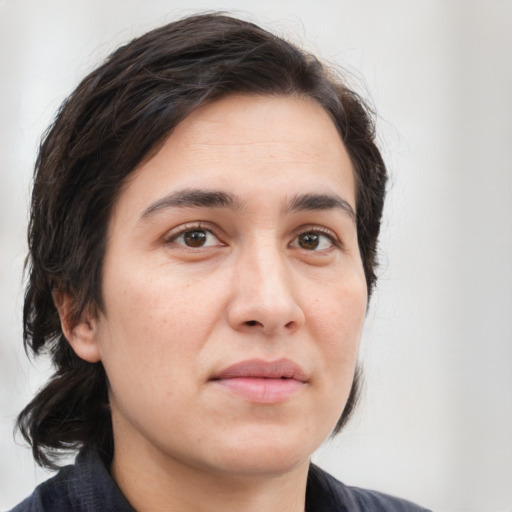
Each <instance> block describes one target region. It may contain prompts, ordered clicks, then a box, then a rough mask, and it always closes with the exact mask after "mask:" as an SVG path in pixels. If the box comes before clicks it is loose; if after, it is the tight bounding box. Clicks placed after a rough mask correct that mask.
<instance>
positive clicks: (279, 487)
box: [112, 442, 309, 512]
mask: <svg viewBox="0 0 512 512" xmlns="http://www.w3.org/2000/svg"><path fill="white" fill-rule="evenodd" d="M132 448H133V444H132V445H131V446H123V443H122V442H121V443H117V442H116V449H115V451H114V458H113V461H112V476H113V478H114V479H115V481H116V482H117V484H118V486H119V487H120V489H121V491H122V492H123V494H124V495H125V497H126V498H127V499H128V501H129V502H130V504H131V505H132V506H133V507H134V508H135V509H136V510H137V511H138V512H153V511H159V512H161V511H166V510H172V511H173V512H191V511H194V512H203V511H205V512H206V511H208V512H217V511H219V512H220V511H222V512H232V511H233V512H235V511H236V512H241V511H243V512H256V511H257V512H261V511H262V510H279V511H280V512H303V511H304V506H305V495H306V481H307V474H308V470H309V461H304V462H302V463H301V464H299V465H297V466H296V467H293V468H290V469H289V470H288V471H286V472H280V473H270V474H267V473H261V472H259V473H248V474H240V473H239V472H237V473H236V474H231V473H226V472H220V471H212V470H211V469H210V468H203V467H198V466H194V465H192V464H187V463H183V462H180V461H176V460H174V459H172V458H171V457H168V456H167V455H166V454H163V453H162V452H161V451H158V450H156V449H155V448H154V447H150V446H147V447H146V449H145V450H144V452H143V453H141V452H140V450H133V449H132ZM139 448H140V446H139Z"/></svg>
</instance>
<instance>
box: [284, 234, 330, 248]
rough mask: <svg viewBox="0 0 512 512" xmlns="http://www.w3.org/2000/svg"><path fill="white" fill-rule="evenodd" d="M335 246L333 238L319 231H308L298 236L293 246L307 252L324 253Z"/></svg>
mask: <svg viewBox="0 0 512 512" xmlns="http://www.w3.org/2000/svg"><path fill="white" fill-rule="evenodd" d="M334 245H336V244H335V241H334V239H333V237H332V236H330V235H327V234H325V233H321V232H319V231H306V232H304V233H301V234H300V235H298V236H297V238H296V239H295V240H294V241H293V242H292V246H295V247H300V248H301V249H305V250H306V251H322V250H326V249H330V248H331V247H333V246H334Z"/></svg>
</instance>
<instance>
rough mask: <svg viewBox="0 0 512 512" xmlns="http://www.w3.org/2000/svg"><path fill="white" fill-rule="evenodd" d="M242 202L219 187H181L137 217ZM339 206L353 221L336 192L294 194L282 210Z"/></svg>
mask: <svg viewBox="0 0 512 512" xmlns="http://www.w3.org/2000/svg"><path fill="white" fill-rule="evenodd" d="M242 207H243V202H242V201H241V200H240V199H239V198H237V197H236V196H235V195H233V194H230V193H228V192H223V191H220V190H202V189H183V190H178V191H176V192H173V193H171V194H169V195H167V196H165V197H162V198H161V199H158V200H157V201H155V202H154V203H151V204H150V205H149V206H148V207H147V208H146V209H145V210H144V212H143V213H142V215H141V219H147V218H150V217H152V216H153V215H155V214H156V213H158V212H159V211H161V210H164V209H167V208H221V209H228V210H240V209H242ZM333 209H340V210H342V211H343V212H345V213H347V214H348V215H349V216H350V218H351V219H352V220H354V221H355V219H356V214H355V212H354V209H353V208H352V206H351V205H350V204H349V203H348V202H347V201H346V200H345V199H343V198H341V197H340V196H338V195H337V194H315V193H308V194H298V195H295V196H293V197H292V198H291V199H290V200H289V201H288V204H287V205H286V209H285V211H289V212H300V211H314V210H333Z"/></svg>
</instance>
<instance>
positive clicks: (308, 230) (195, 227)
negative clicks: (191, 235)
mask: <svg viewBox="0 0 512 512" xmlns="http://www.w3.org/2000/svg"><path fill="white" fill-rule="evenodd" d="M192 231H206V232H207V233H210V234H212V235H213V236H214V237H215V238H216V239H217V240H219V242H220V244H219V245H224V243H223V242H222V240H221V237H219V236H218V235H217V234H216V233H215V230H214V229H212V227H211V226H205V225H204V224H203V223H201V222H198V223H194V224H185V225H183V226H181V227H180V228H179V231H177V232H171V233H170V234H169V235H168V236H166V238H165V240H164V242H165V243H166V244H169V243H173V242H176V240H177V239H178V238H180V237H181V236H183V235H185V234H186V233H187V232H192ZM305 234H315V235H321V236H323V237H325V238H327V239H328V240H329V242H330V243H331V244H332V246H333V247H337V248H341V247H342V243H341V241H340V240H339V239H338V237H337V236H336V235H335V234H334V233H333V232H332V231H330V230H328V229H325V228H321V227H318V226H301V227H300V228H299V229H298V230H296V234H295V235H294V237H293V240H292V242H290V244H289V245H290V246H292V244H294V243H295V242H296V241H297V240H298V238H299V237H300V236H301V235H305ZM179 245H181V246H182V247H185V248H187V249H191V250H196V249H201V248H208V247H210V246H198V247H191V246H187V245H185V244H184V243H183V244H179ZM297 245H298V244H297ZM299 248H301V247H299ZM302 249H303V250H305V251H307V252H320V251H315V250H308V249H304V248H302Z"/></svg>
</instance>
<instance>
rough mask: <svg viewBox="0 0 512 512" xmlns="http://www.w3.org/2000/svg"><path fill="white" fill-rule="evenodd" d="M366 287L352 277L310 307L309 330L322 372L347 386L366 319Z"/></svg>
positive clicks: (335, 284)
mask: <svg viewBox="0 0 512 512" xmlns="http://www.w3.org/2000/svg"><path fill="white" fill-rule="evenodd" d="M366 304H367V296H366V285H365V281H364V278H363V279H361V278H359V277H358V276H355V277H354V278H353V279H347V280H346V281H344V282H341V281H340V282H339V283H336V282H334V284H333V285H330V286H329V287H328V288H324V289H323V293H322V294H321V295H320V296H318V297H316V298H315V300H314V301H313V302H312V303H311V304H310V308H311V309H312V310H314V312H312V313H311V314H310V319H311V321H310V329H311V330H314V331H315V335H314V337H315V338H316V340H317V343H318V346H319V347H320V349H321V350H322V352H323V360H324V364H325V366H326V371H328V373H329V374H330V375H332V376H333V378H334V379H335V380H337V381H339V380H340V379H341V380H343V381H345V380H347V376H348V381H350V382H349V384H351V379H352V372H353V371H354V367H355V364H356V360H357V353H358V348H359V340H360V338H361V333H362V329H363V323H364V319H365V315H366Z"/></svg>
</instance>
